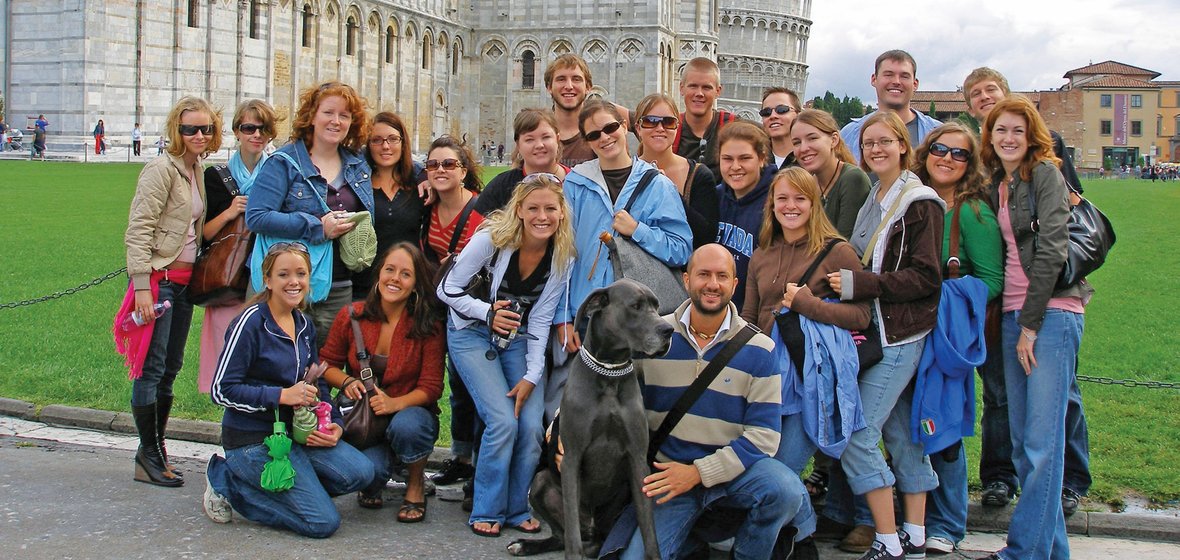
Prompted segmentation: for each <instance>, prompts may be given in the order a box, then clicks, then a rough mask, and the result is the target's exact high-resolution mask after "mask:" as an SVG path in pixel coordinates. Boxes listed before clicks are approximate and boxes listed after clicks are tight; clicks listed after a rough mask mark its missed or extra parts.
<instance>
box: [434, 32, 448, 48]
mask: <svg viewBox="0 0 1180 560" xmlns="http://www.w3.org/2000/svg"><path fill="white" fill-rule="evenodd" d="M435 43H436V44H437V45H438V46H440V47H442V48H443V50H446V48H447V45H449V44H451V35H450V33H447V30H445V29H442V30H439V32H438V41H435Z"/></svg>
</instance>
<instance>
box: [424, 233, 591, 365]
mask: <svg viewBox="0 0 1180 560" xmlns="http://www.w3.org/2000/svg"><path fill="white" fill-rule="evenodd" d="M496 251H499V252H500V256H498V257H496V264H495V268H493V269H492V284H491V289H490V290H489V293H491V294H495V293H496V291H497V290H499V289H500V283H501V282H503V281H504V274H505V273H506V272H507V271H508V263H509V262H510V261H511V260H512V253H513V252H514V251H516V249H512V248H508V247H505V248H503V249H496V247H495V245H492V234H491V233H490V232H489V231H488V230H487V229H480V230H478V231H476V232H475V234H473V235H472V236H471V239H470V240H468V241H467V245H466V246H465V247H464V248H463V250H462V251H460V252H459V253H458V254H457V255H456V256H455V257H454V258H455V264H454V265H453V266H452V267H451V270H450V272H448V273H447V277H446V278H444V279H443V281H442V282H440V283H439V285H438V290H437V293H438V298H439V299H441V300H442V301H443V303H446V304H447V305H448V306H450V310H449V311H448V312H449V313H450V314H451V322H452V323H453V324H454V325H455V328H456V329H463V328H467V327H468V326H470V325H472V324H473V323H477V322H480V321H478V320H476V319H470V318H469V317H477V318H478V317H487V316H488V312H490V311H491V309H492V303H491V302H488V301H483V300H479V299H476V298H474V297H471V296H469V295H467V294H464V293H463V288H465V287H466V286H467V283H468V282H469V281H470V280H471V278H472V277H473V276H475V275H476V273H478V272H479V271H480V269H482V268H484V267H486V266H488V264H490V263H491V260H492V255H493V254H494V253H495V252H496ZM573 262H574V260H573V259H570V261H569V262H568V263H565V266H562V265H561V263H556V262H555V263H553V266H552V268H551V269H550V272H549V279H548V280H547V281H546V282H545V287H544V288H542V289H541V296H540V297H539V298H537V301H536V303H534V304H533V307H532V309H531V310H529V314H528V315H529V318H528V325H527V328H526V329H525V332H527V333H528V334H529V337H528V350H527V351H526V352H525V374H524V378H525V379H526V380H527V381H529V382H530V383H532V384H533V385H537V384H538V383H539V382H540V381H541V375H543V374H544V373H545V350H546V345H547V344H548V343H549V325H550V324H551V323H552V321H553V314H554V312H555V311H556V310H557V303H558V301H560V300H561V296H562V295H563V294H565V291H566V288H567V286H568V285H569V281H570V270H572V268H573ZM447 294H460V295H459V296H458V297H452V296H449V295H447ZM485 324H486V323H485Z"/></svg>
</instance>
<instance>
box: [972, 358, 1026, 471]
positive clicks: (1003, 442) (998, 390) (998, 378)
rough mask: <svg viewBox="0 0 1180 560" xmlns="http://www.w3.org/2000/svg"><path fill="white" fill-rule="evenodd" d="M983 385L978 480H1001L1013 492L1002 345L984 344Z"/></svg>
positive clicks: (1012, 468) (981, 366)
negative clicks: (985, 345)
mask: <svg viewBox="0 0 1180 560" xmlns="http://www.w3.org/2000/svg"><path fill="white" fill-rule="evenodd" d="M978 371H979V380H980V381H981V382H982V385H983V413H982V414H981V415H980V419H979V425H980V428H981V432H982V433H981V434H980V441H979V443H980V454H979V480H980V482H982V483H983V485H984V487H986V486H987V485H988V484H989V483H992V482H1003V483H1005V484H1007V485H1008V487H1009V488H1011V489H1012V491H1013V492H1015V491H1016V490H1017V489H1019V488H1020V483H1019V482H1017V480H1016V466H1015V465H1013V464H1012V435H1011V433H1010V432H1009V429H1008V393H1007V391H1006V390H1005V389H1004V352H1003V345H1001V344H993V345H989V346H988V347H987V359H986V360H984V362H983V364H981V365H980V366H979V368H978Z"/></svg>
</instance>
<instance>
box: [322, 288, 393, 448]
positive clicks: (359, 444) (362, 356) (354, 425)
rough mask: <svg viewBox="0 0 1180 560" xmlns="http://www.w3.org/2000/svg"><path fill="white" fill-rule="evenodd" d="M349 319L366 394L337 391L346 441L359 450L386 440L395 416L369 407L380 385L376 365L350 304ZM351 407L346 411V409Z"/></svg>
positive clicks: (337, 401) (337, 402)
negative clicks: (354, 397)
mask: <svg viewBox="0 0 1180 560" xmlns="http://www.w3.org/2000/svg"><path fill="white" fill-rule="evenodd" d="M348 319H349V321H350V322H351V323H352V337H353V338H354V339H355V340H356V359H357V361H358V362H360V364H361V371H360V376H359V377H360V380H361V383H363V384H364V387H365V393H364V394H363V395H361V398H360V400H357V401H350V402H349V401H348V397H346V396H344V391H343V390H341V391H340V392H338V393H337V394H336V406H338V407H340V409H341V412H342V413H343V414H344V436H343V437H344V441H346V442H348V443H349V444H350V445H352V446H353V447H355V448H357V449H367V448H369V447H372V446H374V445H377V444H379V443H382V442H384V441H385V430H386V429H387V428H388V427H389V421H390V420H392V419H393V416H392V415H380V414H377V413H376V412H373V408H372V407H371V406H369V399H371V398H373V397H375V396H377V385H375V384H374V383H373V368H372V367H370V366H369V352H368V350H365V339H364V336H362V334H361V325H360V323H358V322H357V320H356V317H354V316H353V307H352V305H349V306H348ZM350 406H351V409H350V410H348V411H347V412H344V409H345V408H348V407H350Z"/></svg>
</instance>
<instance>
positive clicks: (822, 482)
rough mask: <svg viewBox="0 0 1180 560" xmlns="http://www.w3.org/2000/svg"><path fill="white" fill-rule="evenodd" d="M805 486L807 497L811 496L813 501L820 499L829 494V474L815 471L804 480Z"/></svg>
mask: <svg viewBox="0 0 1180 560" xmlns="http://www.w3.org/2000/svg"><path fill="white" fill-rule="evenodd" d="M803 485H804V486H806V487H807V495H808V496H811V499H813V500H814V499H816V498H819V497H821V496H823V495H824V494H827V493H828V473H826V472H823V471H816V470H813V471H811V474H810V475H809V476H808V477H807V478H806V479H804V480H803Z"/></svg>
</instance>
